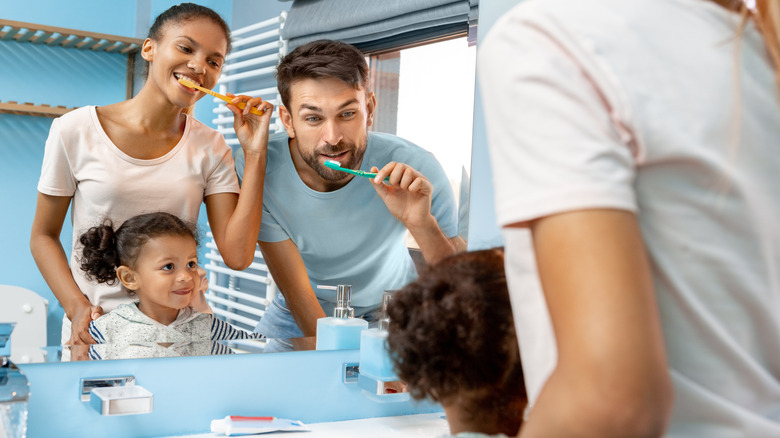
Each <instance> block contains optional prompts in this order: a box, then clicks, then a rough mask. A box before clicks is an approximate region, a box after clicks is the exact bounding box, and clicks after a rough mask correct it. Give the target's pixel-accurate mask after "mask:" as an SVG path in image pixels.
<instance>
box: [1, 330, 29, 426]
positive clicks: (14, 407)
mask: <svg viewBox="0 0 780 438" xmlns="http://www.w3.org/2000/svg"><path fill="white" fill-rule="evenodd" d="M14 325H15V323H9V322H2V323H0V436H6V437H8V438H24V436H25V435H26V434H27V401H28V400H29V399H30V384H29V382H28V381H27V377H25V376H24V374H22V372H21V371H20V370H19V368H17V366H16V365H14V363H13V362H11V358H10V356H11V332H12V331H13V329H14Z"/></svg>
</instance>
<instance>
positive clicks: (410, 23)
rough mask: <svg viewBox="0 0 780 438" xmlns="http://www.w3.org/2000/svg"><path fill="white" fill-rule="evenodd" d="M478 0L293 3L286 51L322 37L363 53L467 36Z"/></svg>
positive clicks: (286, 28) (285, 33)
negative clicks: (448, 37) (343, 43)
mask: <svg viewBox="0 0 780 438" xmlns="http://www.w3.org/2000/svg"><path fill="white" fill-rule="evenodd" d="M478 3H479V0H394V1H390V2H389V1H386V0H337V1H333V0H294V2H293V4H292V7H291V8H290V11H289V13H288V16H287V20H286V22H285V24H284V27H283V28H282V38H283V39H284V40H286V41H288V49H289V50H292V49H294V48H295V47H297V46H299V45H302V44H305V43H307V42H310V41H314V40H318V39H334V40H341V41H345V42H348V43H350V44H353V45H355V46H357V47H358V48H360V49H361V50H363V51H364V52H379V51H383V50H389V49H396V48H398V47H404V46H409V45H414V44H419V43H422V42H425V41H430V40H435V39H439V38H443V37H447V36H451V35H456V34H463V33H466V32H467V31H468V28H469V25H473V24H474V23H475V22H476V20H477V8H478Z"/></svg>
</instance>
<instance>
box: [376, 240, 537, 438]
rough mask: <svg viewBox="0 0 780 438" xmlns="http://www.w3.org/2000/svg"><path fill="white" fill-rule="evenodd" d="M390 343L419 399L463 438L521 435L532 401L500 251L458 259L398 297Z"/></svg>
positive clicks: (402, 376)
mask: <svg viewBox="0 0 780 438" xmlns="http://www.w3.org/2000/svg"><path fill="white" fill-rule="evenodd" d="M387 312H388V316H389V317H390V326H389V328H388V332H389V333H388V337H387V342H388V345H389V349H390V351H391V352H392V354H391V356H392V357H393V362H394V366H395V370H396V372H397V373H398V377H399V378H400V379H401V380H403V381H404V382H405V383H406V384H407V386H408V388H409V392H410V393H411V395H412V397H414V398H417V399H421V398H425V397H429V398H431V399H433V400H434V401H437V402H439V403H441V405H442V406H443V407H444V412H445V413H446V415H447V422H448V423H449V426H450V433H451V434H453V435H455V436H458V437H479V436H488V435H493V436H496V437H503V436H515V435H517V433H518V431H519V429H520V426H521V424H522V421H523V420H522V415H523V411H524V409H525V406H526V403H527V398H526V395H525V384H524V382H523V368H522V366H521V364H520V353H519V349H518V345H517V338H516V337H515V327H514V319H513V318H512V308H511V306H510V303H509V292H508V291H507V284H506V277H505V275H504V255H503V252H501V251H499V250H484V251H474V252H466V253H459V254H456V255H453V256H450V257H448V258H446V259H444V260H442V261H441V262H439V263H438V264H436V265H433V266H432V267H431V268H429V269H428V270H427V271H426V272H423V273H421V275H420V276H419V277H418V278H417V280H416V281H414V282H413V283H410V284H409V285H407V286H406V287H404V288H403V289H401V290H400V291H398V292H396V293H395V294H394V295H393V299H392V300H391V301H390V304H389V305H388V309H387Z"/></svg>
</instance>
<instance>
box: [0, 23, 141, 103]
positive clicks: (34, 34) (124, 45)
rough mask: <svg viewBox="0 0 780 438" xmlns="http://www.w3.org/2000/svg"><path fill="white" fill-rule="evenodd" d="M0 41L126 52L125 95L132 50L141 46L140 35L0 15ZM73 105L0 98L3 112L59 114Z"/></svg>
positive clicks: (129, 84) (129, 92)
mask: <svg viewBox="0 0 780 438" xmlns="http://www.w3.org/2000/svg"><path fill="white" fill-rule="evenodd" d="M0 41H8V42H17V43H30V44H36V45H46V46H49V47H64V48H72V49H76V50H91V51H93V52H106V53H118V54H122V55H127V83H126V95H127V98H130V97H132V96H133V72H134V70H135V53H136V52H138V51H140V50H141V45H142V44H143V40H142V39H138V38H128V37H123V36H118V35H108V34H102V33H95V32H87V31H83V30H76V29H68V28H64V27H54V26H45V25H41V24H33V23H25V22H21V21H11V20H2V19H0ZM73 109H75V108H66V107H64V106H51V105H47V104H38V105H35V104H32V103H21V104H20V103H17V102H2V101H0V113H5V114H22V115H30V116H39V117H59V116H61V115H63V114H65V113H67V112H68V111H71V110H73Z"/></svg>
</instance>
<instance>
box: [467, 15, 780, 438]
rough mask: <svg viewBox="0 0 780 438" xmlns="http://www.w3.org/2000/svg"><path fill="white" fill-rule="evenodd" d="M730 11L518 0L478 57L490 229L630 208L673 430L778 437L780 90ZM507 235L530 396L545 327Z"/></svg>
mask: <svg viewBox="0 0 780 438" xmlns="http://www.w3.org/2000/svg"><path fill="white" fill-rule="evenodd" d="M740 20H741V19H740V16H739V15H738V14H735V13H732V12H729V11H727V10H726V9H724V8H722V7H720V6H718V5H717V4H715V3H714V2H711V1H705V0H631V1H626V0H538V1H537V0H528V1H525V2H522V3H521V4H520V5H518V6H516V7H515V8H514V9H513V10H511V11H510V12H509V13H507V14H506V15H505V16H504V17H502V19H501V20H500V21H499V22H497V24H496V25H495V26H494V27H493V28H492V29H491V32H490V33H489V34H488V35H487V37H486V39H485V40H484V41H483V43H482V45H481V46H480V50H479V60H478V68H479V77H480V85H481V90H482V93H483V97H484V101H485V120H486V124H487V133H488V142H489V145H490V150H491V161H492V165H493V171H494V186H495V196H496V209H497V217H498V220H499V222H500V224H501V225H502V226H506V225H509V224H513V223H518V222H524V221H528V220H532V219H536V218H540V217H544V216H547V215H552V214H556V213H559V212H566V211H573V210H581V209H588V208H615V209H622V210H627V211H631V212H635V213H636V214H637V217H638V219H639V222H640V226H641V230H642V234H643V237H644V240H645V242H646V245H647V250H648V253H649V257H650V260H651V264H652V269H653V280H654V286H655V290H656V294H657V298H658V304H659V308H660V315H661V319H662V325H663V330H664V336H665V346H666V350H667V355H668V360H669V368H670V373H671V376H672V379H673V382H674V386H675V403H674V414H673V418H672V423H671V425H670V429H669V432H668V436H674V437H678V436H680V437H682V436H685V437H703V436H706V437H709V438H713V437H732V436H744V437H752V438H759V437H767V438H769V437H775V438H776V437H780V202H779V200H780V198H779V197H780V109H779V108H778V102H780V94H779V92H778V89H777V86H776V82H775V71H774V69H773V68H772V66H771V63H770V61H769V58H768V55H767V51H766V47H765V46H764V43H763V40H762V37H761V35H760V34H759V32H758V31H757V30H756V28H755V26H754V25H753V23H748V24H747V26H746V27H745V29H744V33H743V35H742V36H741V37H738V36H737V34H738V28H739V25H740ZM737 42H738V43H739V52H737V48H736V47H735V43H737ZM504 238H505V245H506V251H507V252H506V260H507V261H506V263H507V264H506V267H507V271H508V272H507V275H508V277H509V286H510V289H511V295H512V300H513V301H512V303H513V309H514V314H515V321H516V324H517V329H518V337H519V341H520V346H521V354H522V359H523V368H524V371H525V375H526V379H527V386H528V391H529V392H528V393H529V396H530V398H531V401H532V402H533V400H535V398H536V397H537V396H538V394H539V392H540V391H541V389H542V387H543V384H544V382H545V380H546V379H547V377H548V375H549V373H550V372H551V370H552V369H553V367H554V366H555V361H556V351H555V338H554V335H553V331H552V329H551V326H550V320H549V314H548V312H547V308H546V304H545V300H544V295H543V293H542V290H541V286H540V284H539V280H538V276H537V274H536V268H535V261H534V257H533V252H532V249H531V246H530V243H531V239H530V235H529V233H528V231H527V230H526V229H517V228H505V229H504ZM630 292H631V291H626V293H630Z"/></svg>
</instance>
